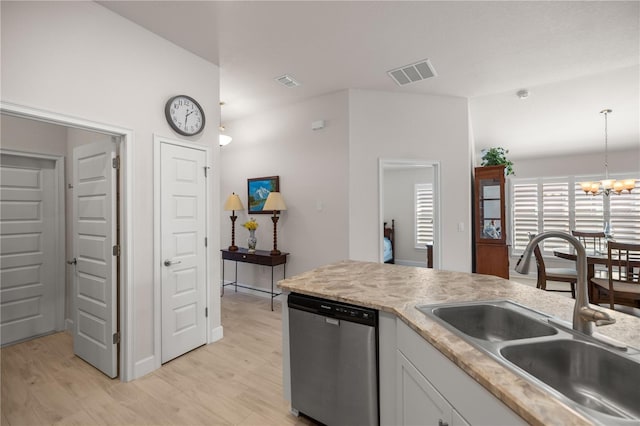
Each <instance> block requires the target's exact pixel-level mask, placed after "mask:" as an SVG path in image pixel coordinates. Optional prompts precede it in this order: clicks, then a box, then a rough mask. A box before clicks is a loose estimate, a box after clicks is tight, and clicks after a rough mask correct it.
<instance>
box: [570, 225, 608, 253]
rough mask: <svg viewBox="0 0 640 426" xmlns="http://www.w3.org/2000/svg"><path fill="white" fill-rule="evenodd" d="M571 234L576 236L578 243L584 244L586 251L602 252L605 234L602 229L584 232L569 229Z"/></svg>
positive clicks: (603, 250)
mask: <svg viewBox="0 0 640 426" xmlns="http://www.w3.org/2000/svg"><path fill="white" fill-rule="evenodd" d="M571 235H573V236H574V237H576V238H577V239H578V241H580V243H582V245H583V246H584V249H585V250H586V251H587V253H593V254H598V253H604V252H605V250H606V248H605V241H606V236H605V234H604V232H603V231H600V232H586V231H576V230H575V229H574V230H571Z"/></svg>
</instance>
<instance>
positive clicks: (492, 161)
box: [480, 147, 514, 176]
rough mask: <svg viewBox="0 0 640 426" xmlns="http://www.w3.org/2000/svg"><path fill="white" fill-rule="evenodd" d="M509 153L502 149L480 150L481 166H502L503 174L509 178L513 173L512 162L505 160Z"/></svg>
mask: <svg viewBox="0 0 640 426" xmlns="http://www.w3.org/2000/svg"><path fill="white" fill-rule="evenodd" d="M508 153H509V150H508V149H504V148H502V147H497V148H489V149H483V150H482V164H480V165H481V166H502V165H504V174H505V175H507V176H509V175H512V174H514V173H513V162H512V161H510V160H507V157H506V154H508Z"/></svg>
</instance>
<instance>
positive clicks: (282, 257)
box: [220, 247, 289, 311]
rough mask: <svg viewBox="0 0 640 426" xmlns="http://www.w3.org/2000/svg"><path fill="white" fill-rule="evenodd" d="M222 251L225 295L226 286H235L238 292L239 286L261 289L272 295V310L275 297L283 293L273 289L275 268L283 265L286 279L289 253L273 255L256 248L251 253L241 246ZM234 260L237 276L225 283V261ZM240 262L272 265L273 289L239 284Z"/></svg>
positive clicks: (283, 274)
mask: <svg viewBox="0 0 640 426" xmlns="http://www.w3.org/2000/svg"><path fill="white" fill-rule="evenodd" d="M220 252H221V253H222V295H223V296H224V288H225V287H226V286H229V285H232V286H235V290H236V292H237V291H238V287H241V288H247V289H250V290H254V291H260V292H262V293H267V294H270V295H271V310H272V311H273V298H274V297H276V296H279V295H280V294H282V293H274V291H273V268H274V267H276V266H278V265H282V278H283V279H284V278H285V277H286V274H287V256H288V255H289V253H284V252H283V253H280V254H279V255H277V256H272V255H271V253H270V252H269V251H267V250H256V251H255V253H249V250H248V249H246V248H244V247H239V248H238V250H236V251H230V250H227V249H222V250H220ZM225 260H232V261H234V262H235V264H236V276H235V280H234V281H233V282H230V283H227V284H225V283H224V261H225ZM238 262H242V263H252V264H254V265H264V266H271V291H268V290H262V289H259V288H254V287H248V286H244V285H242V284H238Z"/></svg>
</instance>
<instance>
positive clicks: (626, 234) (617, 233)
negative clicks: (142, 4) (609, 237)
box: [609, 181, 640, 244]
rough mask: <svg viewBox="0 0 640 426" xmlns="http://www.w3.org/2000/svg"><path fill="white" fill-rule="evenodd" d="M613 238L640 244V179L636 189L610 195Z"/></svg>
mask: <svg viewBox="0 0 640 426" xmlns="http://www.w3.org/2000/svg"><path fill="white" fill-rule="evenodd" d="M609 203H610V209H611V229H612V231H613V238H614V239H615V240H616V241H617V242H620V243H633V244H640V181H636V187H635V190H633V191H632V192H631V193H630V194H629V193H627V192H626V191H625V192H624V193H623V194H621V195H615V194H611V195H609Z"/></svg>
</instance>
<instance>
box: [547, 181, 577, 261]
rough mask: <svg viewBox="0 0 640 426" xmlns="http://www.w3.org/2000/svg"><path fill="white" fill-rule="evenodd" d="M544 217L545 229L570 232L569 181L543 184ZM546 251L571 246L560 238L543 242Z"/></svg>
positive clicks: (549, 251)
mask: <svg viewBox="0 0 640 426" xmlns="http://www.w3.org/2000/svg"><path fill="white" fill-rule="evenodd" d="M542 217H543V221H544V224H543V230H544V231H561V232H567V233H568V232H570V231H571V229H570V228H571V227H570V218H569V182H568V181H564V182H545V183H543V184H542ZM543 246H544V251H545V252H547V253H551V252H553V250H556V249H566V248H569V243H567V242H566V241H564V240H559V239H555V238H554V239H547V240H545V241H544V242H543Z"/></svg>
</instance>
